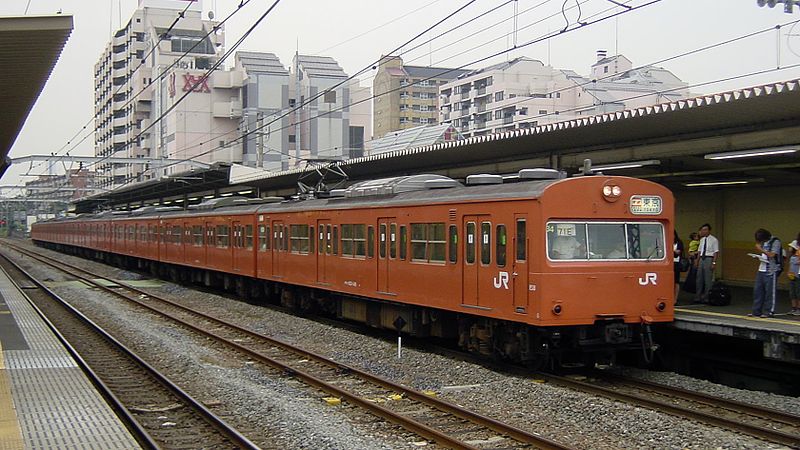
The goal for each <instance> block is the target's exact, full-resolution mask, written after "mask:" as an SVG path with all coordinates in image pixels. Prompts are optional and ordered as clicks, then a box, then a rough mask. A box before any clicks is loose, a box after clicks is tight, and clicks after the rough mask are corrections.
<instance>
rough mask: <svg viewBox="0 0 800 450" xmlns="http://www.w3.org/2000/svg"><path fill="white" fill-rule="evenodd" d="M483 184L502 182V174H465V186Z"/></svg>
mask: <svg viewBox="0 0 800 450" xmlns="http://www.w3.org/2000/svg"><path fill="white" fill-rule="evenodd" d="M484 184H503V176H502V175H490V174H488V173H482V174H479V175H469V176H467V186H478V185H484Z"/></svg>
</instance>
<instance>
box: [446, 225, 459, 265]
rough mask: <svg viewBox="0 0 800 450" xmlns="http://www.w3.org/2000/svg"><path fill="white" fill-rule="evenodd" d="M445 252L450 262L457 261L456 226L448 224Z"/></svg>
mask: <svg viewBox="0 0 800 450" xmlns="http://www.w3.org/2000/svg"><path fill="white" fill-rule="evenodd" d="M447 247H448V248H447V254H448V257H449V261H450V262H451V263H454V264H455V263H456V262H458V227H457V226H455V225H450V228H449V232H448V236H447Z"/></svg>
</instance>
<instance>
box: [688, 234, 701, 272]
mask: <svg viewBox="0 0 800 450" xmlns="http://www.w3.org/2000/svg"><path fill="white" fill-rule="evenodd" d="M699 250H700V235H699V234H697V231H692V232H691V233H689V254H688V255H686V256H688V257H689V261H690V262H691V263H692V264H694V261H695V260H696V259H697V252H698V251H699Z"/></svg>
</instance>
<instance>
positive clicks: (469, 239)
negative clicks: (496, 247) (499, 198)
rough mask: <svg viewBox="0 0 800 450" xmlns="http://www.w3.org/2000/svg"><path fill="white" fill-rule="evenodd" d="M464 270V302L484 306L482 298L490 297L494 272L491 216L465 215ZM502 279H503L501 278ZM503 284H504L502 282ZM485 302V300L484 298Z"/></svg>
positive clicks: (469, 304)
mask: <svg viewBox="0 0 800 450" xmlns="http://www.w3.org/2000/svg"><path fill="white" fill-rule="evenodd" d="M462 230H464V262H463V265H464V271H463V290H462V292H463V295H464V298H463V299H462V303H463V304H464V305H468V306H482V305H481V303H482V302H481V300H480V299H481V298H482V297H483V298H488V297H486V296H487V295H489V294H491V292H488V291H489V289H492V288H493V286H492V284H490V283H489V281H490V280H491V278H492V273H495V275H496V271H494V269H493V268H492V267H491V262H492V247H491V244H492V239H491V234H492V233H491V231H492V222H491V220H490V216H487V215H480V216H478V215H474V216H464V220H463V228H462ZM500 281H502V279H500ZM501 286H502V284H501ZM484 302H485V300H484Z"/></svg>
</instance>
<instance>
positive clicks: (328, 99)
mask: <svg viewBox="0 0 800 450" xmlns="http://www.w3.org/2000/svg"><path fill="white" fill-rule="evenodd" d="M324 101H325V103H336V91H328V92H326V93H325V96H324Z"/></svg>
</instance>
